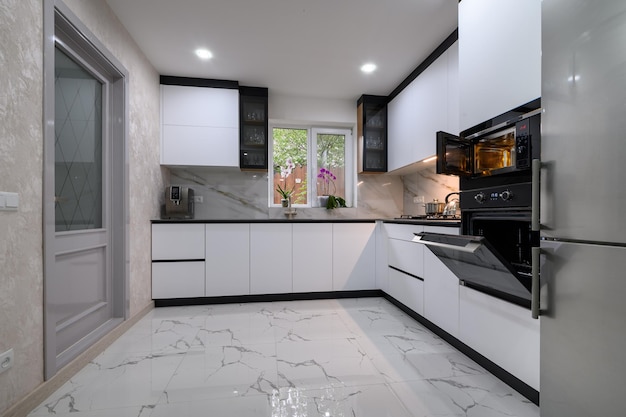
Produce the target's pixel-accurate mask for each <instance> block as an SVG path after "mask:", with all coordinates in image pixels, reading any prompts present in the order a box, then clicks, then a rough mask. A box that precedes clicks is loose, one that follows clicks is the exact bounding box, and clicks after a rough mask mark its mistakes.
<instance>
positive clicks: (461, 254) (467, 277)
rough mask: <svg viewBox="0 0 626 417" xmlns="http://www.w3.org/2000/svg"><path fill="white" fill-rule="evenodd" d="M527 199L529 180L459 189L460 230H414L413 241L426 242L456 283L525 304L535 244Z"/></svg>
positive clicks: (528, 303) (528, 299) (528, 297)
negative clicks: (456, 233)
mask: <svg viewBox="0 0 626 417" xmlns="http://www.w3.org/2000/svg"><path fill="white" fill-rule="evenodd" d="M503 194H504V196H505V197H507V198H506V199H503V197H502V195H503ZM483 195H486V197H485V200H483V203H478V202H477V200H481V199H482V198H483V197H481V196H483ZM477 196H478V199H476V197H477ZM530 200H531V184H530V183H523V184H509V185H507V186H505V187H502V186H497V187H491V188H483V189H477V190H468V191H462V192H461V232H462V234H461V235H460V236H451V235H444V234H437V233H430V232H429V233H417V234H416V236H415V238H414V239H413V241H414V242H418V243H421V244H424V245H426V246H427V247H428V249H430V250H431V251H432V252H433V253H434V254H435V255H436V256H437V257H438V258H439V259H440V260H441V261H442V262H443V263H444V264H445V265H446V266H447V267H448V268H449V269H450V270H451V271H452V272H453V273H454V274H455V275H456V276H457V277H458V278H459V280H460V282H461V284H462V285H465V286H467V287H470V288H473V289H475V290H478V291H481V292H484V293H487V294H490V295H492V296H494V297H497V298H500V299H503V300H506V301H509V302H511V303H514V304H517V305H520V306H523V307H526V308H530V307H531V300H532V263H533V258H532V248H533V247H534V246H537V245H538V241H537V240H538V239H537V236H538V235H537V234H536V233H534V232H533V231H532V222H531V220H532V211H531V208H530V205H526V202H527V201H528V202H530ZM476 205H481V207H475V206H476ZM468 206H469V207H468Z"/></svg>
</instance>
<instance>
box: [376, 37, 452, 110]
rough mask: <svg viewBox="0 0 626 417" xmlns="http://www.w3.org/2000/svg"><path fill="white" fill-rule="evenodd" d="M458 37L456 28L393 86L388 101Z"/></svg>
mask: <svg viewBox="0 0 626 417" xmlns="http://www.w3.org/2000/svg"><path fill="white" fill-rule="evenodd" d="M458 39H459V29H458V28H456V29H454V31H453V32H452V33H451V34H450V35H449V36H448V37H447V38H446V39H445V40H444V41H443V42H441V44H440V45H439V46H438V47H437V48H435V50H434V51H433V52H432V53H431V54H430V55H428V56H427V57H426V59H425V60H424V61H422V63H421V64H419V65H418V66H417V68H415V69H414V70H413V72H412V73H411V74H409V76H408V77H406V78H405V79H404V81H402V82H401V83H400V85H398V86H397V87H396V88H395V90H393V91H392V92H391V94H389V97H388V101H391V100H393V99H394V98H395V97H396V96H397V95H398V94H400V92H402V90H404V89H405V88H406V87H407V86H408V85H409V84H411V83H412V82H413V80H415V79H416V78H417V77H418V76H419V75H420V74H421V73H422V72H424V70H426V68H428V67H429V66H430V64H432V63H433V62H435V61H436V60H437V58H439V57H440V56H441V55H443V53H444V52H446V51H447V50H448V48H449V47H451V46H452V45H453V44H454V42H456V41H457V40H458Z"/></svg>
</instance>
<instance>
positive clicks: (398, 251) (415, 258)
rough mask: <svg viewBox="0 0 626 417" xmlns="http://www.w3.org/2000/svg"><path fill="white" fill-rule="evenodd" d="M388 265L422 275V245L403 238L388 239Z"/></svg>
mask: <svg viewBox="0 0 626 417" xmlns="http://www.w3.org/2000/svg"><path fill="white" fill-rule="evenodd" d="M387 250H388V256H389V258H388V259H389V261H388V262H389V266H393V267H395V268H398V269H400V270H402V271H404V272H408V273H409V274H412V275H415V276H418V277H420V278H423V277H424V245H420V244H419V243H414V242H407V241H405V240H398V239H389V240H388V246H387Z"/></svg>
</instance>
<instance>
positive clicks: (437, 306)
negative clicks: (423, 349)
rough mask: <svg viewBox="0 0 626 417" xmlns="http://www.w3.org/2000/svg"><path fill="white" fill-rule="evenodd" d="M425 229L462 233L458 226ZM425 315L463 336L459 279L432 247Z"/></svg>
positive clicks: (426, 262) (427, 263)
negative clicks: (461, 331) (460, 329)
mask: <svg viewBox="0 0 626 417" xmlns="http://www.w3.org/2000/svg"><path fill="white" fill-rule="evenodd" d="M424 231H425V232H434V233H445V234H458V233H459V230H458V228H452V227H432V226H427V227H425V228H424ZM424 317H426V318H427V319H428V320H430V321H431V322H433V323H434V324H436V325H437V326H439V327H441V328H442V329H443V330H445V331H446V332H448V333H450V334H451V335H452V336H454V337H458V335H459V279H458V278H457V277H456V275H454V274H453V273H452V271H450V270H449V269H448V267H447V266H445V265H444V264H443V262H441V261H440V260H439V259H438V258H437V257H436V256H435V255H434V254H433V253H432V252H431V251H430V250H428V249H425V250H424Z"/></svg>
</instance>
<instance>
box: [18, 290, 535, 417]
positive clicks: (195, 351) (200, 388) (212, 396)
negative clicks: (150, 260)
mask: <svg viewBox="0 0 626 417" xmlns="http://www.w3.org/2000/svg"><path fill="white" fill-rule="evenodd" d="M49 415H55V416H72V417H104V416H121V417H131V416H132V417H162V416H177V417H184V416H199V415H211V416H229V417H230V416H238V417H248V416H250V417H252V416H254V417H257V416H267V417H296V416H298V417H313V416H323V417H344V416H346V417H347V416H350V417H355V416H357V417H370V416H372V417H374V416H376V417H378V416H393V417H408V416H422V417H457V416H466V417H467V416H469V417H505V416H506V417H537V416H539V410H538V407H536V406H535V405H534V404H532V403H530V402H529V401H527V400H526V399H525V398H523V397H522V396H521V395H519V394H518V393H516V392H515V391H514V390H512V389H511V388H510V387H508V386H507V385H505V384H504V383H502V382H501V381H500V380H498V379H497V378H495V377H494V376H492V375H491V374H489V373H488V372H487V371H486V370H485V369H483V368H482V367H480V366H479V365H477V364H476V363H474V362H473V361H472V360H470V359H469V358H467V357H466V356H465V355H463V354H462V353H460V352H458V351H457V350H456V349H454V348H453V347H452V346H450V345H449V344H448V343H446V342H445V341H444V340H442V339H441V338H439V337H438V336H436V335H434V334H432V333H431V332H430V331H429V330H428V329H426V328H424V327H423V326H422V325H421V324H420V323H418V322H416V321H415V320H413V319H412V318H410V317H409V316H407V315H406V314H405V313H404V312H402V311H401V310H400V309H398V308H397V307H395V306H394V305H393V304H391V303H389V302H388V301H387V300H385V299H383V298H361V299H339V300H315V301H293V302H274V303H245V304H222V305H208V306H187V307H167V308H157V309H154V310H153V311H151V312H150V313H148V314H147V315H146V316H145V317H143V318H142V319H141V320H140V321H139V322H138V323H136V324H135V325H134V326H133V327H132V328H131V329H129V330H128V331H127V332H126V333H125V334H124V335H122V336H121V337H120V338H119V339H118V340H116V341H115V342H114V343H113V344H112V345H111V346H110V347H109V348H108V349H107V350H106V351H105V352H103V353H102V354H101V355H99V356H98V357H97V358H96V359H95V360H93V361H92V362H90V363H89V364H88V365H87V366H85V367H84V368H83V369H82V370H81V371H79V372H78V373H77V374H76V375H74V377H72V378H71V379H70V381H68V382H67V383H66V384H64V385H63V386H62V387H61V388H59V389H58V390H57V391H56V392H55V393H53V394H52V395H51V396H50V397H49V398H48V399H46V400H45V401H44V402H43V403H42V404H41V405H39V406H38V407H37V408H36V409H35V410H33V411H32V412H31V414H30V416H33V417H35V416H49Z"/></svg>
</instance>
